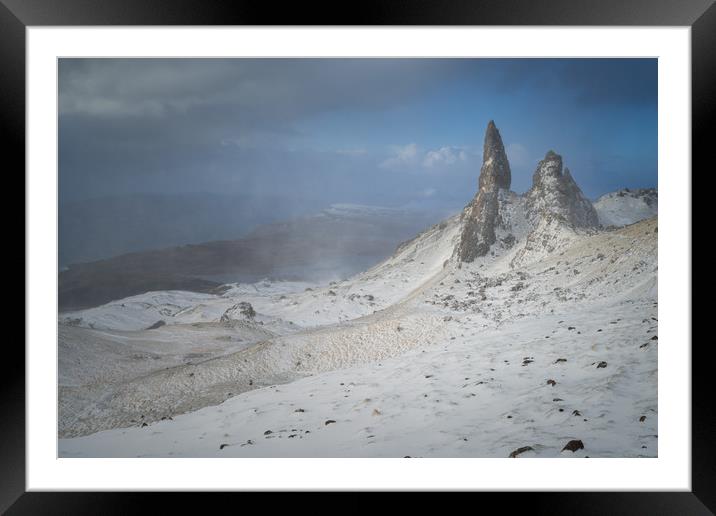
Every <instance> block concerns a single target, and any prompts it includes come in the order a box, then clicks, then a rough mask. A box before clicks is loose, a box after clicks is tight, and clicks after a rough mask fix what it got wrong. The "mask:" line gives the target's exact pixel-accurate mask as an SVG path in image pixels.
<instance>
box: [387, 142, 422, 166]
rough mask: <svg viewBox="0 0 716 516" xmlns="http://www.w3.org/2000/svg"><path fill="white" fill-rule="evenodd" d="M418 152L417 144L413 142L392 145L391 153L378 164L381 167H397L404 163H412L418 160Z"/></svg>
mask: <svg viewBox="0 0 716 516" xmlns="http://www.w3.org/2000/svg"><path fill="white" fill-rule="evenodd" d="M418 152H419V149H418V145H417V144H415V143H409V144H407V145H403V146H399V145H396V146H393V155H392V156H391V157H389V158H388V159H386V160H384V161H383V162H382V163H381V164H380V166H381V167H382V168H397V167H401V166H405V165H413V164H415V163H416V162H417V160H418Z"/></svg>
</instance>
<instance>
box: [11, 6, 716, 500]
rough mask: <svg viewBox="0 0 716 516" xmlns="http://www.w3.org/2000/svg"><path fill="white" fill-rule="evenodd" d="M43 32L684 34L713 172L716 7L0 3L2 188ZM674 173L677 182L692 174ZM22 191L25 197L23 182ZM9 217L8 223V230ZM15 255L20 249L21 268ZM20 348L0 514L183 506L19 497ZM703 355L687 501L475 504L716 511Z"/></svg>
mask: <svg viewBox="0 0 716 516" xmlns="http://www.w3.org/2000/svg"><path fill="white" fill-rule="evenodd" d="M350 6H354V7H353V8H351V7H350ZM347 7H348V8H347ZM43 25H44V26H47V25H56V26H63V25H73V26H81V25H576V26H583V25H592V26H595V25H601V26H608V25H621V26H625V25H647V26H649V25H651V26H657V25H658V26H690V27H691V44H692V55H691V59H692V68H691V70H692V164H693V165H692V168H693V169H695V170H701V171H702V173H704V174H708V173H709V172H710V171H711V170H712V169H713V157H712V156H711V155H712V154H713V153H712V152H711V151H710V147H711V146H712V145H713V144H712V145H711V146H709V145H708V144H709V143H711V139H710V134H711V133H712V132H713V131H710V130H709V129H713V124H714V122H713V120H714V119H716V117H715V116H714V115H715V114H716V6H715V5H714V1H713V0H658V1H650V0H602V1H598V2H597V1H589V0H542V1H540V2H535V1H530V0H503V1H501V2H496V1H471V0H452V1H450V0H444V1H442V2H439V1H436V0H420V1H417V0H413V1H410V0H405V1H402V2H391V1H387V0H383V1H380V0H370V1H369V0H363V1H361V2H360V3H356V4H343V5H342V6H341V4H340V3H338V2H334V3H331V4H326V5H323V4H322V3H321V2H312V3H310V4H307V3H305V2H303V3H299V2H294V3H287V5H281V6H280V7H279V6H278V5H275V4H273V3H272V2H250V1H246V0H235V1H233V2H225V1H220V0H215V1H208V0H204V1H202V0H95V1H92V0H61V1H60V0H54V1H53V0H0V137H1V139H0V142H2V148H3V151H2V155H3V158H4V163H6V165H5V171H6V176H5V180H6V184H7V180H9V179H12V178H14V179H15V180H16V181H18V182H20V179H19V178H20V177H21V176H22V177H24V174H20V173H19V171H20V170H23V171H24V170H25V145H24V143H25V29H26V28H27V27H28V26H43ZM678 173H680V174H684V175H685V174H691V171H689V170H686V171H679V172H678ZM6 188H7V187H6ZM19 188H21V189H22V191H23V192H24V191H25V182H24V179H23V180H22V184H21V186H20V185H18V189H19ZM13 192H14V190H13ZM7 198H8V199H9V198H10V195H7ZM23 198H24V196H23ZM5 204H6V205H7V203H5ZM13 213H15V212H13ZM14 218H17V215H15V216H14ZM14 218H10V217H6V219H5V220H6V221H12V220H14ZM23 238H24V231H23ZM24 249H25V247H24V246H23V260H24V261H25V263H26V259H27V256H26V255H25V251H24ZM692 256H693V255H692ZM16 261H19V259H18V258H13V259H12V260H11V261H10V265H7V266H6V267H14V266H15V265H14V262H16ZM692 262H693V260H692ZM18 266H19V265H18ZM48 295H51V294H50V293H48ZM18 340H19V339H17V340H10V339H5V344H4V345H5V353H6V355H5V361H4V362H5V367H4V371H3V374H1V375H0V512H3V511H7V514H84V513H92V514H120V513H121V514H127V513H130V512H142V509H143V508H145V510H146V509H149V507H150V506H148V505H147V503H146V502H147V500H146V498H147V496H151V497H152V498H155V499H156V498H159V500H155V501H159V502H160V503H161V504H162V507H163V509H164V511H163V512H168V511H170V510H175V508H186V507H185V504H186V500H185V496H183V495H181V496H177V495H175V496H171V494H161V495H146V494H136V493H133V494H120V493H111V494H109V493H35V492H33V493H26V492H25V367H24V364H25V353H24V350H23V349H22V348H21V347H20V346H19V343H18ZM680 344H683V345H685V346H686V345H689V344H690V343H688V342H684V343H680ZM711 346H713V344H712V343H711V342H710V340H709V341H703V342H699V341H697V340H694V342H693V346H692V373H693V377H692V456H691V464H692V491H691V492H690V493H683V492H682V493H672V492H643V493H624V492H620V493H530V494H516V493H503V494H501V495H492V494H484V495H481V496H489V497H491V498H494V497H497V496H499V497H500V498H502V499H501V500H497V501H498V503H500V504H501V505H502V504H503V503H506V502H507V500H506V498H508V497H509V503H508V504H507V505H505V506H506V507H509V508H510V510H514V509H517V510H519V509H520V507H522V508H524V509H525V510H529V511H530V513H532V514H534V513H537V514H541V513H549V514H713V512H714V511H716V489H715V487H716V474H715V473H716V453H715V451H714V450H715V448H716V445H715V444H714V439H713V437H714V435H716V425H715V424H714V413H715V412H716V410H715V409H714V407H715V406H716V403H714V402H713V395H712V392H713V386H714V382H713V380H712V378H713V373H712V372H711V371H710V369H711V368H712V363H713V362H712V361H711V360H709V356H708V355H709V353H710V348H711ZM21 364H22V366H21ZM202 496H206V495H202ZM220 496H222V497H228V496H236V495H228V494H225V495H220ZM239 496H241V495H239ZM243 496H246V495H245V494H244V495H243ZM244 503H245V502H244ZM244 507H246V506H244ZM356 508H357V506H356ZM237 509H238V508H237Z"/></svg>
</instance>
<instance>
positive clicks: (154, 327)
mask: <svg viewBox="0 0 716 516" xmlns="http://www.w3.org/2000/svg"><path fill="white" fill-rule="evenodd" d="M166 324H167V323H165V322H164V321H162V320H159V321H157V322H155V323H154V324H152V325H151V326H149V327H148V328H147V329H148V330H156V329H157V328H161V327H162V326H165V325H166Z"/></svg>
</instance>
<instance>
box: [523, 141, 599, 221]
mask: <svg viewBox="0 0 716 516" xmlns="http://www.w3.org/2000/svg"><path fill="white" fill-rule="evenodd" d="M525 197H526V199H527V216H528V218H529V219H530V220H531V221H532V222H533V224H536V223H537V222H539V220H540V219H541V218H543V217H549V216H552V217H555V218H557V219H560V220H563V221H564V222H566V223H567V224H569V225H570V226H571V227H574V228H577V227H581V228H589V227H597V226H598V225H599V217H598V216H597V212H596V210H595V209H594V206H593V205H592V203H591V201H589V199H587V198H586V197H585V196H584V194H583V193H582V190H580V188H579V186H577V183H576V182H575V181H574V179H573V178H572V174H570V172H569V169H567V168H565V169H564V172H563V171H562V156H560V155H559V154H556V153H555V152H554V151H551V150H550V151H548V152H547V154H546V155H545V157H544V159H543V160H542V161H540V162H539V165H538V166H537V170H535V173H534V175H533V176H532V188H530V190H529V191H528V192H527V193H526V194H525Z"/></svg>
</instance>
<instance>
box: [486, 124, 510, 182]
mask: <svg viewBox="0 0 716 516" xmlns="http://www.w3.org/2000/svg"><path fill="white" fill-rule="evenodd" d="M511 181H512V173H511V172H510V163H509V162H508V161H507V154H505V146H504V145H503V144H502V138H501V137H500V131H498V130H497V126H495V122H494V121H492V120H490V122H489V123H488V124H487V130H486V131H485V143H484V145H483V149H482V168H481V169H480V180H479V186H480V189H482V188H483V186H484V187H488V188H490V187H492V186H493V185H494V186H496V187H497V188H504V189H505V190H509V189H510V183H511Z"/></svg>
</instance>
